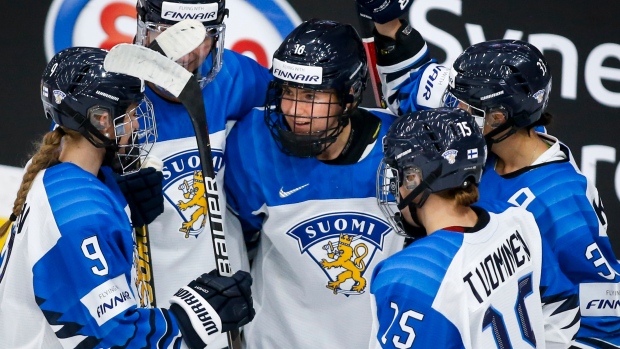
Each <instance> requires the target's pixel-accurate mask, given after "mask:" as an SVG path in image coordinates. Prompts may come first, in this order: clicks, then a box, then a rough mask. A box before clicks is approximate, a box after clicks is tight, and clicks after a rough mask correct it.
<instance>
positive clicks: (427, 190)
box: [397, 173, 437, 227]
mask: <svg viewBox="0 0 620 349" xmlns="http://www.w3.org/2000/svg"><path fill="white" fill-rule="evenodd" d="M435 179H437V175H436V174H435V173H431V174H430V175H429V176H428V178H426V179H424V180H423V181H422V183H420V184H419V185H418V186H417V187H415V189H413V190H412V191H411V193H409V195H407V196H406V197H404V198H403V197H402V196H401V200H400V203H399V204H398V205H397V207H398V209H399V210H403V209H404V208H405V207H406V208H408V209H409V213H410V214H411V219H413V222H414V223H415V224H417V225H418V226H420V227H424V225H423V224H422V222H420V219H419V218H418V213H417V209H418V208H421V207H422V206H424V204H425V203H426V200H427V199H428V197H429V196H430V195H431V193H432V192H433V191H432V190H431V184H433V182H434V181H435ZM420 194H422V196H421V197H420V201H418V202H417V203H415V202H413V200H414V199H415V198H416V197H417V196H418V195H420ZM399 195H400V194H399Z"/></svg>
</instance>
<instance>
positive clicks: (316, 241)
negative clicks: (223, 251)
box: [224, 109, 404, 349]
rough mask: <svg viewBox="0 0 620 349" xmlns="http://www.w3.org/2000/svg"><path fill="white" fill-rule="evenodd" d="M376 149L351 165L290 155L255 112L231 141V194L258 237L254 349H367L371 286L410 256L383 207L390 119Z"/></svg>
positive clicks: (249, 332)
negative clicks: (388, 266) (379, 269)
mask: <svg viewBox="0 0 620 349" xmlns="http://www.w3.org/2000/svg"><path fill="white" fill-rule="evenodd" d="M372 113H373V114H374V116H375V117H377V118H379V119H380V120H381V126H380V128H379V129H378V130H377V132H378V134H377V137H376V139H375V141H374V142H373V143H371V144H369V145H368V147H367V148H366V153H365V156H362V158H361V160H359V161H358V162H357V163H354V164H350V165H330V164H326V163H323V162H321V161H319V160H317V159H316V158H298V157H293V156H288V155H285V154H284V153H283V152H281V151H280V149H279V148H278V146H277V145H276V143H275V141H274V140H273V138H272V137H271V134H270V131H269V129H268V128H267V126H266V125H265V122H264V111H263V110H262V109H255V110H254V112H253V113H252V114H251V115H248V116H247V117H246V118H244V119H243V120H241V121H239V122H238V123H237V124H236V126H235V127H234V128H233V129H232V130H231V132H230V134H229V136H228V140H227V142H228V145H227V149H226V152H225V161H226V173H225V181H224V183H225V186H226V192H227V195H228V198H229V200H228V203H229V205H230V207H231V208H232V209H233V210H234V211H235V212H236V213H237V214H238V216H239V218H240V220H241V222H242V225H243V227H244V233H246V234H248V236H249V237H251V236H253V234H254V233H255V232H257V231H260V236H261V237H260V243H259V247H258V252H257V255H256V257H255V259H254V261H253V264H252V272H251V273H252V277H253V278H254V284H253V285H252V292H253V298H254V307H255V309H256V317H255V318H254V320H253V321H252V322H251V323H249V324H248V325H246V326H245V327H244V333H245V340H246V343H245V346H246V347H247V348H296V349H316V348H341V349H359V348H363V347H366V346H367V345H368V343H369V339H370V330H371V326H372V314H371V310H370V298H369V293H368V289H369V283H368V281H369V277H370V275H371V272H372V270H373V269H374V267H375V265H376V264H377V263H378V262H379V261H380V260H383V259H385V258H386V257H387V256H389V255H391V254H393V253H395V252H396V251H399V250H401V249H402V245H403V240H404V238H403V237H401V236H398V235H397V234H395V233H394V231H393V230H392V229H391V227H390V225H389V224H388V222H387V221H386V220H385V218H384V216H383V214H382V213H381V211H380V209H379V207H378V205H377V202H376V198H375V178H376V171H377V167H378V165H379V162H380V160H381V158H382V157H383V154H382V144H381V139H382V137H383V136H384V135H385V133H386V132H387V129H388V127H389V126H390V124H391V122H392V121H393V118H394V117H393V116H392V115H389V114H386V113H384V112H378V111H377V112H375V111H373V112H372Z"/></svg>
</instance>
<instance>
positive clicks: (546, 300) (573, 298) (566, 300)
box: [540, 257, 579, 315]
mask: <svg viewBox="0 0 620 349" xmlns="http://www.w3.org/2000/svg"><path fill="white" fill-rule="evenodd" d="M543 258H544V257H543ZM547 288H548V287H546V286H541V287H540V294H541V301H542V303H543V305H544V304H561V305H560V306H559V307H558V308H557V309H556V310H555V311H554V312H553V313H552V314H551V315H557V314H559V313H562V312H565V311H570V310H571V309H576V308H577V307H579V295H577V294H572V295H569V296H564V295H561V294H555V295H552V296H547V297H545V296H542V295H544V294H545V292H546V290H547Z"/></svg>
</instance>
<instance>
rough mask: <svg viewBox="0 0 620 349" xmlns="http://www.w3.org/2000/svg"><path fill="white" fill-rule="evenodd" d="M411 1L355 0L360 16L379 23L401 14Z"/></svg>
mask: <svg viewBox="0 0 620 349" xmlns="http://www.w3.org/2000/svg"><path fill="white" fill-rule="evenodd" d="M412 3H413V0H357V6H358V12H359V14H360V16H362V17H364V18H368V19H372V20H373V22H377V23H380V24H384V23H387V22H389V21H391V20H393V19H396V18H398V17H400V16H402V15H403V14H405V13H406V12H407V11H409V7H411V4H412Z"/></svg>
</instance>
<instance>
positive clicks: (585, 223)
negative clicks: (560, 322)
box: [480, 133, 620, 348]
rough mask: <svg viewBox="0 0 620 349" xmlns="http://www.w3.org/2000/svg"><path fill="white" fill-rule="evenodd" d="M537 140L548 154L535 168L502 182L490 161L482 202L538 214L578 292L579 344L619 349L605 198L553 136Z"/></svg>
mask: <svg viewBox="0 0 620 349" xmlns="http://www.w3.org/2000/svg"><path fill="white" fill-rule="evenodd" d="M539 136H540V137H541V138H542V139H543V140H545V141H546V142H547V143H548V144H549V145H550V148H549V149H548V150H547V151H546V152H545V153H544V154H542V155H541V157H540V158H539V159H537V160H536V161H535V162H534V164H533V165H532V166H529V167H526V168H523V169H522V170H520V171H517V172H513V173H509V174H507V175H504V176H500V175H499V174H498V173H497V172H495V169H494V165H495V157H494V156H490V157H489V159H488V161H487V164H486V167H485V170H484V172H483V175H482V180H481V182H480V195H481V200H492V199H499V200H504V201H506V202H508V203H510V204H512V205H515V206H520V207H523V208H525V209H527V210H528V211H530V212H531V213H533V214H534V217H535V218H536V222H537V223H538V226H539V228H540V232H541V234H542V236H543V237H544V238H545V239H546V240H547V241H548V242H549V245H550V246H551V248H552V249H553V251H554V253H555V254H556V256H557V258H558V260H559V263H560V267H561V269H562V271H563V272H564V273H565V274H566V276H567V277H568V278H569V279H570V280H571V281H572V282H573V283H575V284H576V285H578V286H579V293H580V307H581V315H582V319H581V329H580V330H579V334H578V340H580V341H583V342H586V343H588V344H590V345H595V346H600V347H603V348H607V347H612V348H614V347H620V264H619V263H618V261H617V260H616V257H615V256H614V253H613V250H612V248H611V244H610V242H609V238H608V236H607V216H606V215H605V211H604V208H603V204H602V201H601V198H600V197H599V194H598V192H597V190H596V187H595V186H594V185H593V184H592V183H591V182H589V181H588V180H587V178H586V177H585V176H584V175H583V174H581V172H580V171H579V169H578V168H577V165H576V164H575V163H574V160H573V158H572V155H571V153H570V150H569V149H568V147H566V146H565V145H564V144H562V143H560V142H559V141H558V140H557V139H555V138H554V137H552V136H549V135H545V134H540V133H539ZM588 337H593V338H594V339H588ZM612 344H613V345H614V346H606V345H612Z"/></svg>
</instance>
